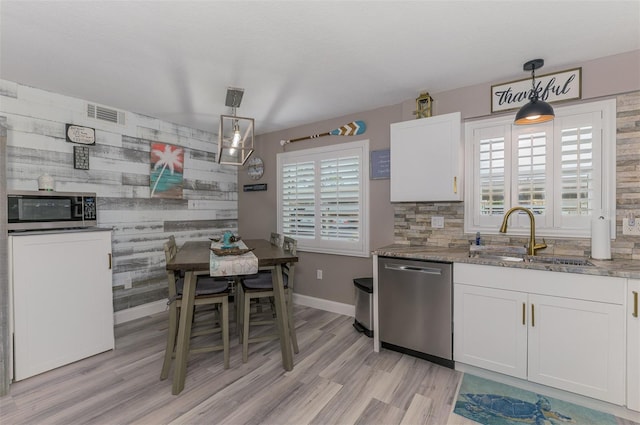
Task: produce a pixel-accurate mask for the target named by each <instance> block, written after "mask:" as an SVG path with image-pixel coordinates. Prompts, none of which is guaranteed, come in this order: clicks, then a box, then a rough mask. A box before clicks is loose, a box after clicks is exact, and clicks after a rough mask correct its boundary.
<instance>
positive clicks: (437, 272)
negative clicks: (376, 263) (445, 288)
mask: <svg viewBox="0 0 640 425" xmlns="http://www.w3.org/2000/svg"><path fill="white" fill-rule="evenodd" d="M384 268H385V269H387V270H397V271H401V272H419V273H425V274H435V275H441V274H442V270H440V269H435V268H433V267H418V266H407V265H405V264H385V265H384Z"/></svg>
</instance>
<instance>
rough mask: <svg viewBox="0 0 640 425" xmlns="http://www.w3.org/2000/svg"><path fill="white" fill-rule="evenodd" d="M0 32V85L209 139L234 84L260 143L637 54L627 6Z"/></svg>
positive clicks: (46, 5)
mask: <svg viewBox="0 0 640 425" xmlns="http://www.w3.org/2000/svg"><path fill="white" fill-rule="evenodd" d="M0 28H1V30H0V37H1V39H0V78H2V79H6V80H10V81H15V82H18V83H21V84H26V85H29V86H33V87H37V88H41V89H45V90H49V91H53V92H56V93H61V94H64V95H68V96H73V97H78V98H82V99H85V100H89V101H92V102H96V103H99V104H102V105H104V106H108V107H114V108H119V109H123V110H125V111H132V112H137V113H141V114H144V115H148V116H152V117H157V118H160V119H162V120H166V121H169V122H174V123H178V124H182V125H186V126H189V127H192V128H197V129H201V130H205V131H212V132H216V131H217V125H218V120H219V115H220V114H229V113H230V112H231V110H230V108H228V107H225V106H224V101H225V94H226V88H227V87H240V88H244V89H245V93H244V97H243V100H242V104H241V105H240V107H239V108H238V110H237V113H238V115H239V116H244V117H253V118H255V119H256V133H257V134H264V133H268V132H271V131H275V130H280V129H285V128H290V127H294V126H298V125H302V124H307V123H312V122H316V121H320V120H325V119H330V118H334V117H339V116H342V115H347V114H352V113H356V112H360V111H366V110H370V109H375V108H377V107H381V106H386V105H393V104H398V103H401V102H403V101H405V100H407V99H411V98H415V97H417V96H418V94H419V93H420V91H425V90H428V91H429V92H430V93H432V94H433V93H439V92H442V91H446V90H450V89H455V88H459V87H465V86H469V85H475V84H480V83H487V89H488V86H489V84H490V82H504V81H509V80H512V79H519V78H526V77H527V76H529V74H528V73H525V72H524V71H523V70H522V65H523V64H524V62H526V61H527V60H529V59H535V58H543V59H544V60H545V63H546V68H547V69H549V68H553V69H555V70H558V69H561V68H563V67H565V66H568V65H575V64H579V63H581V62H584V61H588V60H590V59H595V58H600V57H604V56H609V55H613V54H617V53H622V52H627V51H631V50H636V49H640V1H638V0H633V1H616V0H602V1H535V2H533V1H530V0H523V1H520V0H511V1H486V0H476V1H426V0H425V1H326V0H325V1H304V0H300V1H269V0H263V1H213V0H209V1H195V2H194V1H179V0H174V1H47V2H43V1H39V2H36V1H28V0H20V1H12V0H1V1H0ZM544 71H545V70H544V69H543V70H542V71H541V73H544ZM436 102H437V98H436Z"/></svg>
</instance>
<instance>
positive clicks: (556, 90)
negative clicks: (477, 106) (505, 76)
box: [491, 68, 582, 113]
mask: <svg viewBox="0 0 640 425" xmlns="http://www.w3.org/2000/svg"><path fill="white" fill-rule="evenodd" d="M532 90H533V88H532V87H531V78H524V79H522V80H516V81H510V82H508V83H501V84H496V85H493V86H491V113H494V112H500V111H508V110H511V109H518V108H520V107H521V106H522V105H524V104H526V103H527V102H528V101H529V95H530V94H531V91H532ZM535 90H536V92H537V93H538V98H539V99H540V100H543V101H545V102H547V103H553V102H559V101H564V100H572V99H582V68H574V69H568V70H566V71H561V72H555V73H553V74H545V75H536V87H535Z"/></svg>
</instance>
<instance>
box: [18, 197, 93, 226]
mask: <svg viewBox="0 0 640 425" xmlns="http://www.w3.org/2000/svg"><path fill="white" fill-rule="evenodd" d="M96 207H97V198H96V194H95V193H80V192H49V191H8V192H7V208H8V214H7V217H8V220H7V221H8V223H7V224H8V230H9V231H19V230H45V229H65V228H79V227H93V226H96V225H97V208H96Z"/></svg>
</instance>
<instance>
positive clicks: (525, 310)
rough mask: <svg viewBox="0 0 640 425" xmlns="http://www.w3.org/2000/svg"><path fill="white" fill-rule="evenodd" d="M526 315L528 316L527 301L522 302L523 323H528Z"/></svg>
mask: <svg viewBox="0 0 640 425" xmlns="http://www.w3.org/2000/svg"><path fill="white" fill-rule="evenodd" d="M526 316H527V305H526V303H522V324H523V325H526V324H527V322H526Z"/></svg>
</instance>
